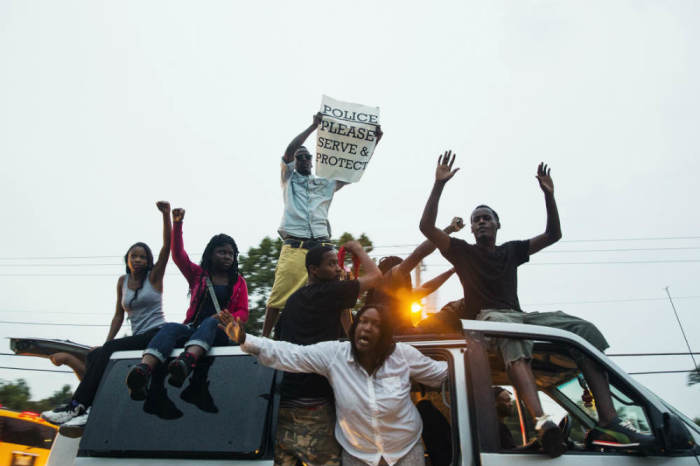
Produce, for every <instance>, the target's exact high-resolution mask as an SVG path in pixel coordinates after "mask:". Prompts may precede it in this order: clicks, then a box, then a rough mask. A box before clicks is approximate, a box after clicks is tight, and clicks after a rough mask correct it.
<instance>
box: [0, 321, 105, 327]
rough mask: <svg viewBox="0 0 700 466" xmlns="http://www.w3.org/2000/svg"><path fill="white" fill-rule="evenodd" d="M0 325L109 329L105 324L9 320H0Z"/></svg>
mask: <svg viewBox="0 0 700 466" xmlns="http://www.w3.org/2000/svg"><path fill="white" fill-rule="evenodd" d="M0 324H8V325H56V326H68V327H109V325H105V324H59V323H55V322H15V321H11V320H0Z"/></svg>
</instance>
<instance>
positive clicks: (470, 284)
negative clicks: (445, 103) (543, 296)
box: [420, 151, 650, 457]
mask: <svg viewBox="0 0 700 466" xmlns="http://www.w3.org/2000/svg"><path fill="white" fill-rule="evenodd" d="M454 160H455V155H453V154H452V152H451V151H446V152H445V153H444V154H443V155H441V156H440V157H439V158H438V164H437V169H436V172H435V184H434V185H433V189H432V192H431V193H430V197H429V199H428V202H427V203H426V206H425V210H424V211H423V216H422V218H421V221H420V230H421V232H422V233H423V234H424V235H425V236H426V238H428V239H429V240H430V241H432V242H433V243H435V245H436V246H437V247H438V249H440V252H441V253H442V255H443V256H444V257H445V258H446V259H447V260H448V261H450V263H452V265H454V267H455V270H456V271H457V275H458V276H459V279H460V281H461V282H462V288H463V289H464V301H465V314H464V315H463V316H461V317H462V318H466V319H478V320H488V321H496V322H515V323H526V324H533V325H544V326H548V327H555V328H560V329H563V330H568V331H570V332H573V333H575V334H577V335H579V336H581V337H583V338H584V339H586V340H587V341H588V342H590V343H591V344H592V345H593V346H595V347H596V348H598V349H599V350H600V351H604V350H605V349H606V348H607V347H608V346H609V345H608V342H607V341H606V340H605V337H603V335H602V334H601V333H600V331H599V330H598V329H597V328H596V327H595V325H593V324H592V323H590V322H588V321H585V320H583V319H580V318H578V317H574V316H570V315H568V314H565V313H563V312H561V311H557V312H527V313H526V312H523V311H522V309H521V308H520V303H519V301H518V292H517V268H518V266H520V265H521V264H523V263H525V262H527V261H528V260H529V258H530V255H532V254H535V253H537V252H539V251H541V250H542V249H544V248H546V247H547V246H550V245H552V244H554V243H555V242H557V241H559V239H560V238H561V236H562V235H561V226H560V223H559V213H558V211H557V204H556V202H555V200H554V183H553V181H552V178H551V176H550V169H549V168H548V167H547V165H545V164H544V163H540V164H539V166H538V167H537V175H536V178H537V181H538V183H539V186H540V189H541V190H542V192H543V193H544V199H545V206H546V209H547V226H546V229H545V232H544V233H542V234H540V235H537V236H535V237H533V238H531V239H529V240H525V241H509V242H507V243H504V244H502V245H499V246H496V233H497V231H498V229H499V228H500V227H501V224H500V219H499V218H498V214H497V213H496V212H495V211H494V210H493V209H492V208H490V207H488V206H486V205H479V206H477V207H476V209H474V211H473V212H472V214H471V216H470V218H471V231H472V233H473V234H474V238H475V240H476V244H473V245H472V244H468V243H467V242H465V241H464V240H461V239H456V238H450V237H449V236H448V235H447V234H445V232H444V231H442V230H440V229H439V228H437V227H436V226H435V219H436V217H437V211H438V202H439V200H440V195H441V194H442V190H443V188H444V186H445V183H447V181H449V180H450V179H451V178H452V177H453V176H454V174H455V173H457V171H458V170H459V168H455V169H454V170H453V169H452V166H453V164H454ZM496 344H497V346H498V347H499V349H500V351H501V354H502V356H503V359H504V362H505V365H506V370H507V372H508V376H509V377H510V379H511V381H512V382H513V385H514V386H515V389H516V390H517V392H518V394H519V396H520V398H521V399H522V400H523V401H524V402H525V405H526V406H527V408H528V410H529V411H530V414H531V415H532V416H533V418H536V419H537V423H536V427H535V429H536V430H537V431H538V434H539V436H540V440H541V442H542V445H543V448H544V450H545V452H546V453H548V454H549V455H550V456H552V457H555V456H559V455H561V454H562V453H563V452H564V451H565V449H566V446H565V444H564V439H563V438H562V433H561V431H560V430H559V428H558V427H557V425H556V424H555V423H554V421H553V420H552V417H551V416H549V415H547V414H545V413H544V412H543V411H542V406H541V404H540V400H539V398H538V396H537V387H536V386H535V378H534V375H533V373H532V368H531V366H530V362H531V359H532V347H533V343H532V341H528V340H515V339H499V340H498V341H497V342H496ZM577 359H578V361H577V363H578V365H579V367H580V369H581V371H582V372H583V374H584V376H585V377H586V380H587V381H588V384H589V385H590V387H591V389H592V391H593V394H594V397H595V399H596V402H597V407H598V416H599V426H598V427H596V430H597V434H600V435H603V436H606V437H608V438H610V439H611V440H612V441H614V442H619V443H621V444H639V443H646V442H648V441H649V440H650V436H649V435H645V434H641V433H640V432H638V431H637V430H636V429H634V428H633V427H632V426H631V425H629V424H627V423H623V422H622V421H621V419H620V418H619V417H618V416H617V412H616V411H615V407H614V405H613V402H612V398H611V396H610V387H609V386H608V382H607V377H606V374H605V373H604V372H603V371H602V370H601V369H600V368H599V367H598V366H597V365H596V364H595V363H593V362H592V361H590V360H589V359H588V358H585V357H580V358H577Z"/></svg>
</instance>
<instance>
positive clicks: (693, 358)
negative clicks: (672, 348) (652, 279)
mask: <svg viewBox="0 0 700 466" xmlns="http://www.w3.org/2000/svg"><path fill="white" fill-rule="evenodd" d="M664 289H665V290H666V294H667V295H668V300H669V301H670V302H671V307H672V308H673V314H674V315H675V316H676V321H678V327H680V329H681V333H682V334H683V339H684V340H685V344H686V346H687V347H688V354H689V355H690V359H692V360H693V369H697V367H698V364H697V363H696V362H695V356H693V351H692V350H691V349H690V343H688V337H686V336H685V330H684V329H683V324H681V319H680V317H678V311H676V305H675V304H673V299H672V298H671V292H670V291H669V290H668V286H667V287H666V288H664Z"/></svg>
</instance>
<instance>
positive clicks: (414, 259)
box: [392, 217, 464, 294]
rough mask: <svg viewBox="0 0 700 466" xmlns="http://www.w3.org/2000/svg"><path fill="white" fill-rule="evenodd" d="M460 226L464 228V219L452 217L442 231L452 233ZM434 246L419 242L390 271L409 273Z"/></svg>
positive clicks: (428, 242)
mask: <svg viewBox="0 0 700 466" xmlns="http://www.w3.org/2000/svg"><path fill="white" fill-rule="evenodd" d="M462 228H464V220H462V218H461V217H454V218H453V219H452V222H450V224H449V225H448V226H446V227H445V228H443V229H442V231H444V232H445V234H447V235H451V234H452V233H456V232H458V231H459V230H461V229H462ZM435 247H436V246H435V244H434V243H433V242H432V241H430V240H426V241H423V242H422V243H421V244H419V245H418V247H417V248H416V249H414V250H413V252H412V253H411V254H409V255H408V257H407V258H405V259H404V260H403V261H402V262H401V263H400V264H398V265H395V266H394V270H392V273H399V274H402V275H407V274H409V273H411V270H413V269H415V268H416V266H417V265H418V264H419V263H420V261H422V260H423V259H425V258H426V257H428V256H429V255H430V254H432V253H433V251H435ZM438 286H439V285H438ZM431 293H432V291H431ZM428 294H430V293H428Z"/></svg>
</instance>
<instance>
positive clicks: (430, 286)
mask: <svg viewBox="0 0 700 466" xmlns="http://www.w3.org/2000/svg"><path fill="white" fill-rule="evenodd" d="M453 273H455V269H454V268H452V269H450V270H448V271H446V272H443V273H441V274H440V275H438V276H437V277H435V278H433V279H432V280H428V281H427V282H425V283H423V284H422V285H421V286H419V287H418V288H414V290H413V299H414V300H417V299H422V298H424V297H426V296H428V295H429V294H430V293H432V292H433V291H435V290H437V289H438V288H440V287H441V286H442V284H443V283H445V282H446V281H447V280H448V279H449V278H450V277H451V276H452V274H453Z"/></svg>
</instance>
